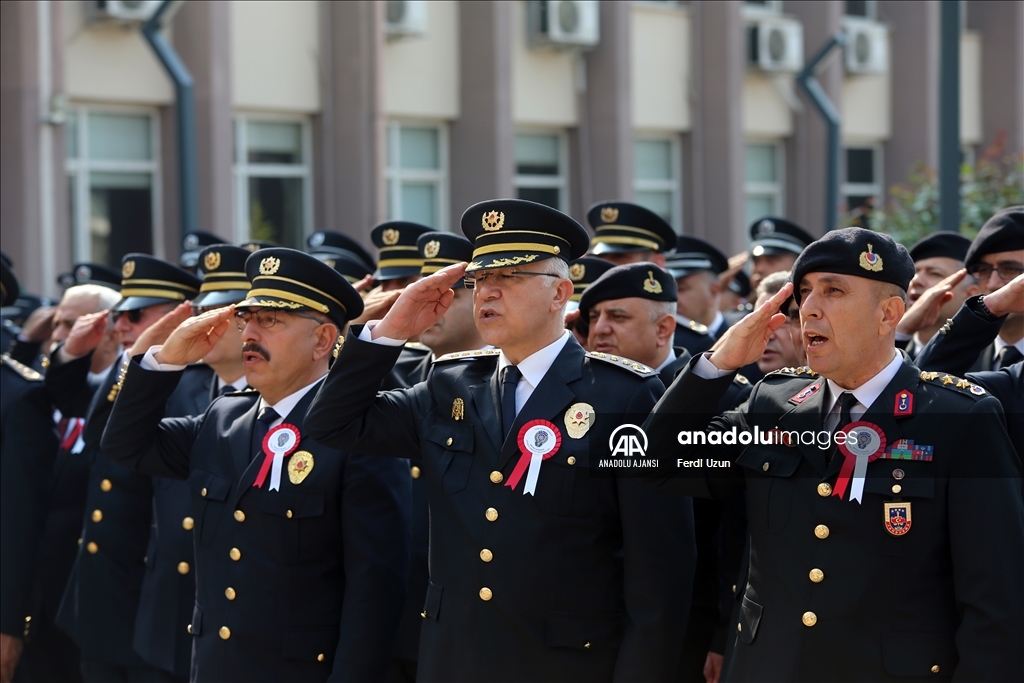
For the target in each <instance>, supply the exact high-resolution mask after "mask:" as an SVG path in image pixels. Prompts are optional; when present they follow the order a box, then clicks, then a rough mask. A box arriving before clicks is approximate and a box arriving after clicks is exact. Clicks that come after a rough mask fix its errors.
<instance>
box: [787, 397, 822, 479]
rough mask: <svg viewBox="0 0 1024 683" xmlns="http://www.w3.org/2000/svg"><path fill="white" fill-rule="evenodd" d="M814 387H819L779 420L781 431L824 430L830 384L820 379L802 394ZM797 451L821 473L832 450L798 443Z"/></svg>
mask: <svg viewBox="0 0 1024 683" xmlns="http://www.w3.org/2000/svg"><path fill="white" fill-rule="evenodd" d="M814 385H818V390H817V391H815V392H814V393H813V394H811V395H810V396H808V397H807V398H806V399H804V400H803V402H801V403H798V404H797V405H795V406H794V407H793V408H792V410H790V411H789V412H788V413H785V414H784V415H783V416H782V417H780V418H779V423H778V428H779V430H780V431H784V432H785V431H796V432H806V431H810V432H815V433H817V432H820V431H821V430H822V429H823V428H824V422H825V415H824V412H823V411H824V406H825V396H826V395H827V394H828V383H827V382H826V381H825V378H824V377H818V379H817V380H815V381H814V382H811V383H810V384H807V385H805V386H804V388H803V389H801V390H800V392H803V391H806V390H807V389H809V388H810V387H813V386H814ZM800 392H797V393H795V394H794V396H797V395H799V394H800ZM791 399H792V397H788V398H787V399H786V400H787V401H789V400H791ZM797 449H798V450H799V451H800V454H801V455H803V457H804V458H806V459H807V461H808V462H810V463H811V465H812V466H813V467H814V469H815V470H816V471H818V472H819V473H823V472H824V471H825V467H826V465H827V463H828V455H829V453H830V450H828V449H822V448H820V447H819V445H818V444H817V443H803V442H802V441H801V442H800V443H798V445H797Z"/></svg>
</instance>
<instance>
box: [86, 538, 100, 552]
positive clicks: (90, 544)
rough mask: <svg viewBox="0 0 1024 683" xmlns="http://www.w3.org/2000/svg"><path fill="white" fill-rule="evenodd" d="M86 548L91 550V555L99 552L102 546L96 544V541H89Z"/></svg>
mask: <svg viewBox="0 0 1024 683" xmlns="http://www.w3.org/2000/svg"><path fill="white" fill-rule="evenodd" d="M85 549H86V550H88V551H89V554H90V555H95V554H96V553H98V552H99V551H100V547H99V546H98V545H96V542H95V541H89V542H88V543H87V544H86V546H85Z"/></svg>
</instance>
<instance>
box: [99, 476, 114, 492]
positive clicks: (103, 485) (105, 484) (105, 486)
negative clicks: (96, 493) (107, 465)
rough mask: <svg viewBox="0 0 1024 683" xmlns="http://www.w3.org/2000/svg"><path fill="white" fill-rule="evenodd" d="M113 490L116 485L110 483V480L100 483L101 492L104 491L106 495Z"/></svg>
mask: <svg viewBox="0 0 1024 683" xmlns="http://www.w3.org/2000/svg"><path fill="white" fill-rule="evenodd" d="M112 488H114V485H113V484H112V483H110V480H109V479H104V480H103V481H101V482H100V491H103V492H104V493H106V492H107V491H109V490H110V489H112Z"/></svg>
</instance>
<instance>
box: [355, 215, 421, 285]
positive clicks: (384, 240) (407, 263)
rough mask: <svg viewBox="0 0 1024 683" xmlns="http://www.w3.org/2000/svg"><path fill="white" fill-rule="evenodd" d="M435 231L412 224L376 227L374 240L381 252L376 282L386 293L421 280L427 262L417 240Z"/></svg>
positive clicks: (389, 222) (407, 222) (398, 223)
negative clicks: (418, 247)
mask: <svg viewBox="0 0 1024 683" xmlns="http://www.w3.org/2000/svg"><path fill="white" fill-rule="evenodd" d="M433 231H434V230H433V228H428V227H427V226H425V225H420V224H419V223H412V222H410V221H387V222H385V223H379V224H378V225H376V226H374V228H373V230H371V231H370V239H372V240H373V243H374V245H375V246H376V247H377V249H379V250H380V260H378V261H377V271H376V272H375V273H374V274H373V279H374V280H376V281H377V282H378V283H379V284H380V285H381V289H382V290H383V291H385V292H387V291H391V290H393V289H401V288H402V287H405V286H406V285H408V284H409V283H411V282H415V281H416V280H418V279H419V277H420V268H421V267H422V266H423V259H422V258H421V257H420V255H419V251H418V250H417V249H416V240H417V239H419V236H420V235H422V234H424V233H428V232H433Z"/></svg>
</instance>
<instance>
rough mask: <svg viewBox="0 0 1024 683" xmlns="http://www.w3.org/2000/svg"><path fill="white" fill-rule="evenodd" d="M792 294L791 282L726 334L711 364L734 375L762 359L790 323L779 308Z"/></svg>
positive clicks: (715, 351)
mask: <svg viewBox="0 0 1024 683" xmlns="http://www.w3.org/2000/svg"><path fill="white" fill-rule="evenodd" d="M792 293H793V283H792V282H787V283H786V284H785V285H783V286H782V289H780V290H779V291H778V292H777V293H776V294H775V296H773V297H772V298H770V299H768V301H765V302H764V303H763V304H761V305H760V306H759V307H758V308H756V309H754V312H753V313H751V314H750V315H748V316H747V317H745V318H743V320H741V321H739V322H738V323H736V324H735V325H733V326H732V327H730V328H729V329H728V330H726V332H725V334H724V335H722V338H721V339H719V340H718V342H717V343H716V344H715V347H716V348H715V350H714V351H713V352H712V353H711V357H710V358H709V359H708V360H710V361H711V363H712V364H713V365H714V366H715V367H716V368H718V369H719V370H724V371H726V372H732V371H734V370H739V369H740V368H742V367H743V366H744V365H749V364H750V363H753V362H754V361H756V360H757V359H758V358H760V357H761V354H762V353H764V349H765V347H766V346H768V339H769V338H770V337H771V336H772V333H774V332H775V330H777V329H779V328H780V327H782V326H783V325H784V324H785V323H786V316H785V314H783V313H779V308H780V307H781V306H782V304H784V303H785V302H786V299H788V298H789V297H790V295H791V294H792Z"/></svg>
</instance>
